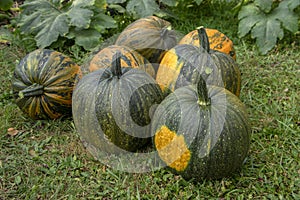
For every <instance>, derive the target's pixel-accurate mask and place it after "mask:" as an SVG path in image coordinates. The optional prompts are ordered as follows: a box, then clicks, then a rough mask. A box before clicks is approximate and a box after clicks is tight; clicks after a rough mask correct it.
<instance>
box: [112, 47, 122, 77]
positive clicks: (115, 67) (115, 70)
mask: <svg viewBox="0 0 300 200" xmlns="http://www.w3.org/2000/svg"><path fill="white" fill-rule="evenodd" d="M121 56H122V54H121V52H120V51H117V52H116V53H115V54H114V55H113V57H112V64H111V71H112V74H113V75H114V76H117V77H118V78H120V77H121V76H122V69H121Z"/></svg>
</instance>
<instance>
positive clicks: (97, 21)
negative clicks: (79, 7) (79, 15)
mask: <svg viewBox="0 0 300 200" xmlns="http://www.w3.org/2000/svg"><path fill="white" fill-rule="evenodd" d="M91 26H92V27H93V28H94V29H96V30H97V31H99V32H103V31H104V30H105V29H107V28H116V27H117V24H116V21H115V20H114V19H113V18H112V17H111V16H108V15H105V14H104V13H99V14H97V15H96V16H94V18H93V21H92V23H91Z"/></svg>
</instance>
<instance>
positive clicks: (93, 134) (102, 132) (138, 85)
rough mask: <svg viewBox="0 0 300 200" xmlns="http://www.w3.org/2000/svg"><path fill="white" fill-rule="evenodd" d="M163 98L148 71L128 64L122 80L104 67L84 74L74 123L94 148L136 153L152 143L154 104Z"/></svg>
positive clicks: (76, 97)
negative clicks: (151, 128)
mask: <svg viewBox="0 0 300 200" xmlns="http://www.w3.org/2000/svg"><path fill="white" fill-rule="evenodd" d="M162 100H163V96H162V92H161V90H160V88H159V86H158V85H157V84H156V82H155V80H154V79H153V78H152V77H151V76H150V75H148V74H147V73H146V72H144V71H142V70H138V69H133V68H129V67H126V68H122V76H121V77H120V78H119V79H118V78H117V77H116V76H113V74H112V72H111V70H110V69H109V68H107V69H100V70H97V71H95V72H92V73H90V74H87V75H86V76H84V77H83V78H82V80H81V81H80V82H79V84H78V87H76V89H75V91H74V95H73V106H72V110H73V118H74V123H75V126H76V128H77V129H78V132H79V134H80V136H81V138H82V140H83V141H85V142H86V143H87V144H88V146H92V147H93V148H94V149H98V150H99V151H101V152H107V153H114V154H119V153H120V152H124V151H132V152H134V151H137V150H138V149H141V148H143V147H145V146H146V145H147V144H149V142H151V135H150V121H151V116H152V113H151V109H152V108H151V107H152V106H155V104H159V103H160V102H161V101H162ZM150 108H151V109H150ZM95 157H97V156H95Z"/></svg>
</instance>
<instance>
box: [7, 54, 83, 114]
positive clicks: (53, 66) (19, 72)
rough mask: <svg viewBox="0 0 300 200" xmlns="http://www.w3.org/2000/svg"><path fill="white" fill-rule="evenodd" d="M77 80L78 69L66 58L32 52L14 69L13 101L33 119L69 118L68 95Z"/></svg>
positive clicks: (59, 55)
mask: <svg viewBox="0 0 300 200" xmlns="http://www.w3.org/2000/svg"><path fill="white" fill-rule="evenodd" d="M80 77H81V69H80V67H79V66H78V65H77V64H76V63H74V62H73V61H72V60H71V59H70V58H69V57H67V56H65V55H63V54H62V53H60V52H57V51H53V50H48V49H38V50H35V51H33V52H31V53H29V54H27V55H26V56H25V57H24V58H23V59H22V60H21V61H20V63H19V64H18V65H17V66H16V68H15V70H14V74H13V78H12V90H13V94H14V97H15V102H16V104H17V106H18V107H19V108H20V109H21V110H22V111H23V112H24V113H26V114H27V115H28V116H29V117H31V118H33V119H56V118H59V117H62V116H68V115H71V114H72V109H71V105H72V93H73V89H74V87H75V85H76V83H77V82H78V80H79V79H80Z"/></svg>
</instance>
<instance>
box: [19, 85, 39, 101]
mask: <svg viewBox="0 0 300 200" xmlns="http://www.w3.org/2000/svg"><path fill="white" fill-rule="evenodd" d="M43 93H44V86H43V85H39V84H38V83H34V84H32V85H30V86H28V87H27V88H25V89H24V90H21V91H20V92H19V97H20V98H24V97H32V96H39V95H42V94H43Z"/></svg>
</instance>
